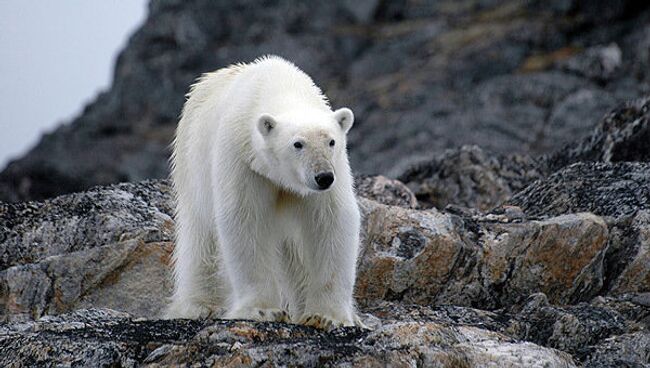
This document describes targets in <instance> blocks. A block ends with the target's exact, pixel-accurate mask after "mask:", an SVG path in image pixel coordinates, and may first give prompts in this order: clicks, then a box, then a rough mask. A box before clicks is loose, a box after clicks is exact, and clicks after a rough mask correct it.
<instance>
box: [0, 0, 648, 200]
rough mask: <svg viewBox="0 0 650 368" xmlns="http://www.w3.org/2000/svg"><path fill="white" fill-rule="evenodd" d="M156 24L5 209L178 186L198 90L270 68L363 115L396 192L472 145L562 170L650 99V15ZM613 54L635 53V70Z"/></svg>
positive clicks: (514, 9) (323, 10) (478, 13)
mask: <svg viewBox="0 0 650 368" xmlns="http://www.w3.org/2000/svg"><path fill="white" fill-rule="evenodd" d="M149 9H150V14H149V17H148V19H147V20H146V22H145V23H144V24H143V25H142V27H141V28H140V29H139V30H138V31H137V32H136V33H135V34H134V35H133V36H132V37H131V39H130V41H129V44H128V45H127V47H126V48H125V49H124V50H123V52H122V53H121V54H120V56H119V57H118V60H117V65H116V67H115V73H114V80H113V84H112V86H111V88H110V89H109V90H108V91H106V92H104V93H102V94H100V95H99V96H98V97H97V99H96V100H95V101H94V102H93V103H91V104H90V105H88V106H87V107H86V108H85V110H84V112H83V113H82V114H81V115H80V116H79V117H77V118H76V119H74V120H73V121H72V122H71V123H70V124H68V125H64V126H61V127H59V128H58V129H56V130H55V131H53V132H52V133H50V134H47V135H45V136H44V137H43V138H42V139H41V141H40V142H39V143H38V145H37V146H36V147H35V148H34V149H33V150H32V151H30V152H29V153H28V154H27V155H25V156H24V157H23V158H20V159H18V160H15V161H14V162H12V163H10V164H9V165H8V167H7V168H6V169H5V170H4V171H3V172H2V173H1V174H0V200H4V201H12V202H14V201H22V200H28V199H43V198H47V197H51V196H55V195H58V194H62V193H70V192H76V191H80V190H84V189H87V188H89V187H92V186H94V185H105V184H110V183H116V182H122V181H140V180H143V179H146V178H163V177H166V176H167V173H168V163H167V162H168V161H167V159H168V156H169V150H168V147H169V143H170V142H171V138H172V136H173V132H174V129H175V125H176V122H177V117H178V114H179V112H180V109H181V106H182V104H183V102H184V98H183V96H184V94H185V93H186V91H187V89H188V86H189V85H190V83H192V81H193V80H194V79H195V78H196V77H197V76H199V75H200V74H201V73H203V72H206V71H210V70H214V69H217V68H219V67H223V66H226V65H228V64H230V63H233V62H241V61H251V60H252V59H254V58H256V57H258V56H260V55H263V54H265V53H275V54H280V55H282V56H285V57H287V58H289V59H291V60H294V61H295V62H296V63H297V64H298V65H299V66H300V67H302V68H303V69H305V71H306V72H308V73H309V74H311V75H313V76H314V78H315V80H316V82H317V83H318V84H319V85H320V86H322V87H323V88H324V89H325V90H326V91H327V92H328V94H329V95H330V97H331V99H332V101H333V104H334V105H335V106H340V105H349V106H350V107H351V108H353V109H354V111H355V113H356V115H357V124H356V126H355V128H354V129H353V130H352V131H351V134H350V137H349V138H350V139H349V144H350V156H351V162H352V166H353V168H354V169H355V171H356V172H359V173H365V174H376V173H385V174H390V175H389V176H396V175H398V174H399V173H401V172H402V171H403V170H404V168H405V166H406V165H407V164H408V163H410V162H413V160H414V159H417V158H421V157H431V155H436V154H441V153H443V152H444V151H445V150H446V149H450V148H455V147H458V146H461V145H463V144H469V145H472V144H475V145H478V146H480V147H482V148H483V149H485V150H486V151H487V152H490V153H496V154H502V155H503V154H512V153H520V154H531V155H537V154H548V153H551V152H552V151H554V150H555V149H557V148H560V147H562V146H563V145H565V144H566V143H568V142H571V141H573V140H575V139H577V138H580V137H581V136H583V135H584V134H586V129H587V127H588V126H589V124H591V123H592V122H593V121H594V120H593V119H594V118H595V116H598V115H600V114H601V113H602V112H603V109H604V108H605V106H612V105H614V104H615V103H616V101H617V100H621V99H628V98H630V97H633V96H637V95H639V94H640V93H643V92H644V91H645V92H648V91H649V90H650V88H648V87H647V84H648V72H647V70H650V69H649V68H650V58H649V57H648V55H647V54H648V51H647V50H648V47H647V44H648V42H650V41H648V40H650V38H648V34H649V33H648V31H647V20H648V18H649V14H650V8H648V4H646V3H643V2H634V1H614V2H611V1H610V2H604V1H586V0H580V1H577V0H554V1H552V2H550V3H549V2H546V1H544V2H541V1H537V0H534V1H519V0H506V1H492V0H489V1H485V0H468V1H461V2H459V1H457V0H444V1H426V2H422V1H411V0H408V1H398V2H385V1H373V0H367V1H349V0H340V1H326V2H317V3H315V4H309V5H308V4H305V3H302V2H296V1H292V0H282V1H274V2H265V1H245V2H239V3H238V4H236V5H233V4H231V3H230V2H214V1H207V0H192V1H185V2H174V1H171V2H170V1H153V2H152V3H151V5H150V7H149ZM610 44H616V45H620V48H621V50H622V57H621V61H620V66H617V60H618V59H617V57H616V55H615V54H617V53H616V52H614V51H615V50H614V49H610V48H609V46H604V47H603V45H610ZM644 45H645V46H644ZM582 50H586V51H582ZM610 51H611V52H610ZM565 61H566V62H565ZM582 103H584V104H585V107H581V104H582Z"/></svg>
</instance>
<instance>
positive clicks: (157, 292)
mask: <svg viewBox="0 0 650 368" xmlns="http://www.w3.org/2000/svg"><path fill="white" fill-rule="evenodd" d="M649 24H650V7H649V5H648V4H646V2H644V1H631V0H616V1H597V0H553V1H538V0H521V1H515V0H502V1H488V0H442V1H431V2H427V1H416V0H400V1H377V0H358V1H354V2H352V1H347V0H340V1H322V2H310V3H306V2H297V1H288V0H274V1H261V2H260V1H238V2H225V1H208V0H192V1H180V0H165V1H163V0H154V1H152V2H151V4H150V16H149V18H148V19H147V21H146V23H145V24H144V25H143V26H142V27H141V29H140V30H138V31H137V32H136V33H135V34H134V35H133V36H132V38H131V40H130V42H129V45H128V46H127V48H126V49H125V50H124V51H123V52H122V53H121V55H120V57H119V59H118V62H117V65H116V69H115V78H114V83H113V86H112V87H111V89H110V90H108V91H107V92H105V93H103V94H101V95H100V96H98V98H97V100H96V101H95V102H93V103H92V104H90V105H89V106H88V107H87V108H86V110H85V111H84V112H83V114H82V115H81V116H79V117H78V118H77V119H75V120H74V121H73V122H71V123H70V124H67V125H64V126H61V127H60V128H58V129H57V130H56V131H54V132H52V133H51V134H48V135H46V136H44V137H43V138H42V140H41V142H40V143H39V145H38V146H37V147H35V148H34V149H33V150H32V151H31V152H29V153H28V154H27V155H26V156H24V157H23V158H20V159H18V160H16V161H14V162H12V163H11V164H10V165H9V166H8V167H7V169H6V170H5V171H3V172H2V173H0V200H4V202H0V365H2V366H15V367H22V366H24V367H32V366H129V367H131V366H152V367H159V366H178V365H200V366H245V367H249V366H264V367H269V366H307V367H321V366H344V367H375V366H378V367H379V366H382V367H383V366H389V367H393V366H395V367H429V366H431V367H450V368H451V367H576V366H583V367H598V368H600V367H649V366H650V333H649V332H648V329H649V328H650V96H649V95H648V92H650V88H649V84H648V83H649V82H650V73H649V71H650V26H649ZM263 53H277V54H281V55H284V56H286V57H288V58H290V59H292V60H295V61H296V62H297V63H298V64H299V65H300V66H301V67H303V68H304V69H305V70H306V71H307V72H309V73H310V74H312V75H313V76H314V77H315V79H316V81H317V82H318V83H319V84H320V85H321V86H323V87H324V88H325V89H326V90H327V91H328V92H329V94H330V96H331V97H332V100H333V102H334V104H335V105H337V106H338V105H343V104H345V105H349V106H350V107H352V108H353V109H354V110H355V112H356V115H357V116H358V122H357V123H356V125H355V128H354V129H353V130H352V131H351V136H350V154H351V158H352V162H353V167H354V169H355V172H356V174H357V176H356V181H357V188H358V202H359V205H360V208H361V210H362V214H363V223H362V234H361V242H362V243H361V254H360V257H359V263H358V264H359V268H358V270H359V272H358V278H357V283H356V289H355V297H356V299H357V301H358V304H359V309H360V311H361V312H362V319H363V321H364V322H365V324H366V325H367V326H369V327H370V328H369V329H368V330H366V329H359V328H340V329H335V330H332V331H319V330H315V329H312V328H308V327H304V326H299V325H294V324H283V323H256V322H251V321H225V320H219V319H206V320H161V319H159V317H160V313H161V311H162V309H163V308H164V306H165V303H166V299H167V297H168V296H169V294H170V291H171V286H172V284H171V279H170V269H169V266H170V264H169V263H170V255H171V252H172V249H173V246H174V244H173V232H174V221H173V217H172V212H173V205H174V204H173V196H172V192H171V187H170V183H169V181H168V180H166V179H164V177H165V176H166V174H167V156H168V154H169V152H168V151H167V147H168V144H169V142H170V139H171V136H172V134H173V130H174V128H175V124H176V119H177V115H178V112H179V111H180V108H181V106H182V103H183V94H184V93H185V92H186V90H187V86H188V85H189V84H190V83H191V81H192V80H193V78H195V77H196V76H197V75H198V74H199V73H201V72H203V71H208V70H211V69H214V68H218V67H221V66H224V65H227V64H229V63H231V62H235V61H241V60H251V59H253V58H255V57H256V56H258V55H260V54H263ZM644 95H645V96H646V97H642V96H644ZM377 173H382V174H384V175H385V176H377V175H376V174H377ZM143 179H148V180H143ZM118 182H122V183H119V184H118ZM96 185H102V186H96ZM59 194H64V195H59ZM57 195H59V196H57ZM25 199H35V200H38V201H30V202H20V201H21V200H25Z"/></svg>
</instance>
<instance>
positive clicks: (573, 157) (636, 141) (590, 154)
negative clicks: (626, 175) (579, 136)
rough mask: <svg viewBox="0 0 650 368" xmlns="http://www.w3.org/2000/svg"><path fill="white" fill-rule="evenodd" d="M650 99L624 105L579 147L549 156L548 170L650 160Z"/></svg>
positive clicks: (648, 97)
mask: <svg viewBox="0 0 650 368" xmlns="http://www.w3.org/2000/svg"><path fill="white" fill-rule="evenodd" d="M648 142H650V96H647V97H644V98H639V99H636V100H633V101H629V102H626V103H624V104H621V105H620V106H618V107H617V108H615V109H614V110H612V111H610V112H609V113H607V114H606V115H605V117H604V118H603V119H602V121H601V122H600V123H599V124H598V126H597V127H596V129H594V131H593V132H592V133H591V134H590V135H589V136H587V137H585V138H584V139H583V140H581V141H580V142H579V143H578V144H570V145H567V146H566V147H564V148H563V149H561V150H559V151H558V152H556V153H554V154H552V155H550V156H549V157H548V158H547V160H546V165H547V166H548V168H547V171H548V172H553V171H556V170H558V169H560V168H562V167H564V166H567V165H569V164H571V163H574V162H586V161H587V162H592V161H595V162H620V161H646V162H648V161H650V145H648Z"/></svg>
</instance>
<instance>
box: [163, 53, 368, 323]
mask: <svg viewBox="0 0 650 368" xmlns="http://www.w3.org/2000/svg"><path fill="white" fill-rule="evenodd" d="M353 121H354V116H353V114H352V111H350V110H349V109H347V108H342V109H339V110H336V111H334V112H332V110H331V108H330V106H329V103H328V100H327V98H326V97H325V96H324V95H323V93H322V92H321V90H320V89H319V88H318V87H317V86H316V85H314V82H313V81H312V80H311V78H310V77H309V76H308V75H306V74H305V73H304V72H302V71H301V70H300V69H298V67H296V66H295V65H294V64H292V63H290V62H288V61H286V60H284V59H282V58H279V57H277V56H268V57H264V58H260V59H258V60H256V61H254V62H253V63H250V64H238V65H234V66H230V67H228V68H224V69H220V70H218V71H216V72H213V73H209V74H206V75H204V76H203V77H202V78H201V79H200V81H199V82H198V83H197V84H195V85H194V86H193V87H192V88H191V91H190V93H189V99H188V101H187V102H186V104H185V107H184V109H183V114H182V118H181V121H180V123H179V126H178V130H177V134H176V140H175V142H174V154H173V157H172V163H173V170H172V178H173V181H174V187H175V190H176V195H177V202H178V203H177V214H176V226H177V239H176V248H175V250H174V276H175V291H174V294H173V296H172V302H171V305H170V306H169V309H168V317H170V318H174V317H185V318H197V317H200V316H203V315H207V314H210V313H214V312H217V311H219V310H222V309H225V314H224V315H223V316H224V317H225V318H231V319H235V318H237V319H239V318H241V319H253V320H264V321H270V320H274V321H289V320H292V321H295V322H298V323H303V324H306V325H311V326H315V327H321V328H329V327H331V326H337V325H344V326H351V325H354V324H357V325H361V322H360V321H359V319H358V318H357V316H356V313H355V306H354V300H353V297H352V292H353V288H354V281H355V273H356V261H357V253H358V246H359V226H360V215H359V209H358V206H357V202H356V199H355V195H354V189H353V180H352V175H351V173H350V166H349V164H348V157H347V152H346V133H347V132H348V130H349V129H350V128H351V126H352V123H353Z"/></svg>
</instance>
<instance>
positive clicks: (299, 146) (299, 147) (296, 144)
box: [293, 142, 302, 149]
mask: <svg viewBox="0 0 650 368" xmlns="http://www.w3.org/2000/svg"><path fill="white" fill-rule="evenodd" d="M293 146H294V147H296V149H302V143H300V142H296V143H294V144H293Z"/></svg>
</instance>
